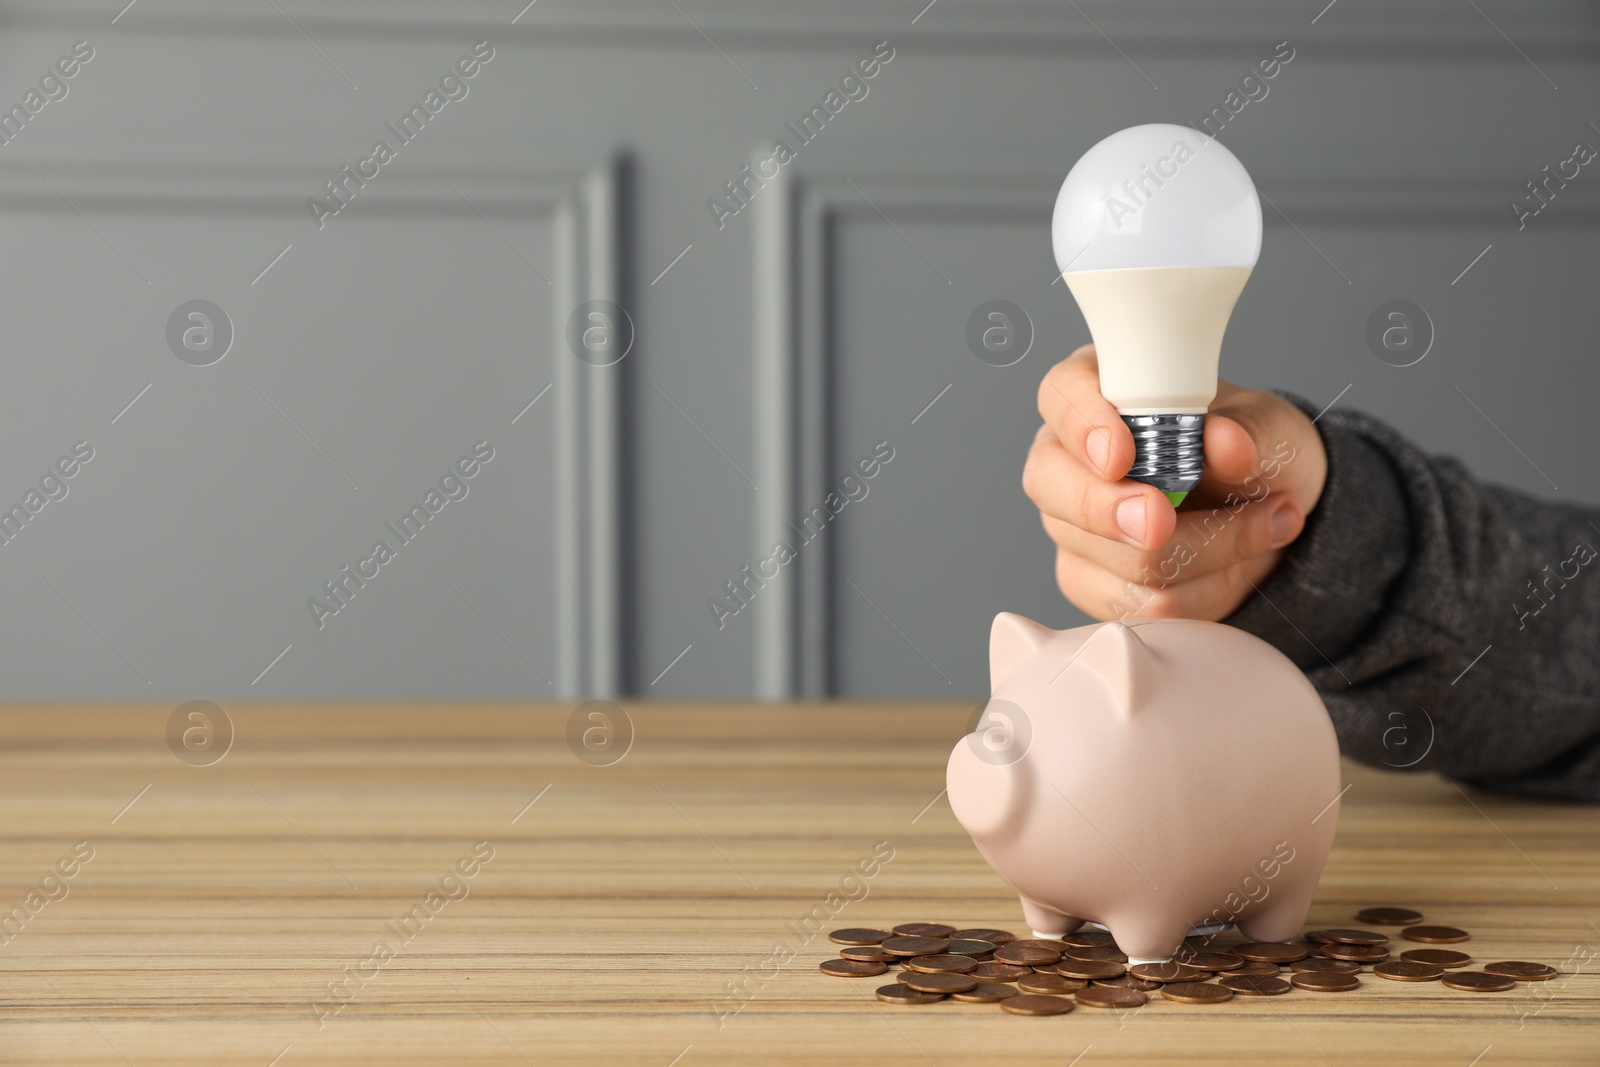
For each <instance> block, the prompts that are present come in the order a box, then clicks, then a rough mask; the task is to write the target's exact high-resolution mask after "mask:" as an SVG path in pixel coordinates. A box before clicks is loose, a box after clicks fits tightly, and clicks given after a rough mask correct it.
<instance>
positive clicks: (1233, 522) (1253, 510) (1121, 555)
mask: <svg viewBox="0 0 1600 1067" xmlns="http://www.w3.org/2000/svg"><path fill="white" fill-rule="evenodd" d="M1257 494H1258V495H1257V498H1255V499H1252V498H1247V497H1235V498H1233V499H1232V500H1231V501H1229V502H1219V503H1217V504H1216V506H1214V507H1207V506H1205V504H1204V503H1200V504H1199V506H1194V507H1191V506H1188V505H1186V506H1185V507H1184V508H1183V509H1182V510H1180V511H1179V512H1178V513H1177V525H1176V528H1175V529H1174V530H1173V532H1172V535H1171V537H1170V538H1169V539H1168V540H1166V541H1163V542H1161V543H1160V544H1159V545H1158V546H1156V547H1154V548H1141V547H1135V546H1133V545H1131V544H1128V543H1125V542H1123V541H1120V540H1112V539H1109V538H1105V537H1101V536H1098V535H1096V534H1093V533H1090V532H1089V531H1087V530H1085V529H1083V528H1082V527H1080V526H1076V525H1074V524H1072V523H1070V522H1064V521H1062V520H1060V519H1058V518H1056V517H1054V516H1052V515H1042V516H1041V518H1042V521H1043V523H1044V529H1045V533H1046V534H1048V535H1049V537H1050V539H1051V540H1052V541H1054V542H1055V544H1056V546H1057V547H1058V548H1061V549H1065V550H1066V551H1068V552H1070V553H1072V554H1073V555H1075V556H1077V557H1078V558H1080V559H1082V560H1084V561H1085V562H1086V563H1090V564H1093V565H1094V566H1096V567H1099V568H1101V569H1102V570H1105V571H1107V572H1109V573H1110V574H1111V575H1112V576H1114V577H1115V578H1117V579H1119V580H1121V581H1129V582H1137V583H1163V582H1165V583H1171V582H1178V581H1188V580H1191V579H1194V578H1199V577H1201V576H1202V575H1206V574H1212V573H1215V572H1217V571H1221V570H1225V569H1227V568H1228V567H1232V566H1234V565H1235V564H1238V563H1242V562H1245V561H1247V560H1251V559H1254V558H1256V557H1258V556H1261V555H1263V554H1265V553H1268V552H1271V551H1273V550H1275V549H1279V548H1283V547H1284V546H1286V545H1288V544H1289V543H1290V542H1291V541H1293V540H1294V539H1295V538H1296V537H1298V536H1299V534H1300V531H1301V529H1302V528H1303V527H1304V525H1305V516H1304V514H1303V513H1302V512H1301V510H1300V507H1299V505H1298V504H1297V503H1296V502H1294V501H1292V500H1288V499H1286V498H1283V497H1279V496H1271V495H1270V494H1267V493H1266V492H1264V491H1263V489H1262V487H1258V488H1257Z"/></svg>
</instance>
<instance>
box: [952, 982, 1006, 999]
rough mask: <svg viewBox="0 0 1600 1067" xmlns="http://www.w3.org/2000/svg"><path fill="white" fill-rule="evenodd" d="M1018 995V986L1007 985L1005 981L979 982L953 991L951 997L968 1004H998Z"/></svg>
mask: <svg viewBox="0 0 1600 1067" xmlns="http://www.w3.org/2000/svg"><path fill="white" fill-rule="evenodd" d="M1016 995H1017V987H1016V986H1014V985H1006V984H1005V983H1004V982H979V983H978V984H977V985H975V986H973V987H972V988H971V989H968V990H964V991H962V992H960V993H951V994H950V999H951V1000H959V1001H963V1002H964V1003H967V1004H998V1003H1000V1002H1001V1001H1002V1000H1005V999H1006V998H1007V997H1014V996H1016Z"/></svg>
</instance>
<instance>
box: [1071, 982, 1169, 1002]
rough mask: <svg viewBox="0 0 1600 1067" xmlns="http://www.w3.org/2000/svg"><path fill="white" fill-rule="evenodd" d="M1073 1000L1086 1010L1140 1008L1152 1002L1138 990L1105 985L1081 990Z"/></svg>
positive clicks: (1075, 994)
mask: <svg viewBox="0 0 1600 1067" xmlns="http://www.w3.org/2000/svg"><path fill="white" fill-rule="evenodd" d="M1073 999H1074V1000H1076V1001H1077V1002H1078V1003H1079V1004H1082V1005H1083V1006H1084V1007H1086V1008H1138V1007H1143V1006H1144V1005H1145V1004H1148V1003H1149V1002H1150V998H1149V997H1148V996H1147V995H1145V994H1144V993H1141V992H1139V991H1138V990H1137V989H1118V988H1117V987H1115V986H1103V985H1092V986H1090V987H1089V988H1088V989H1080V990H1078V991H1077V992H1076V993H1074V994H1073Z"/></svg>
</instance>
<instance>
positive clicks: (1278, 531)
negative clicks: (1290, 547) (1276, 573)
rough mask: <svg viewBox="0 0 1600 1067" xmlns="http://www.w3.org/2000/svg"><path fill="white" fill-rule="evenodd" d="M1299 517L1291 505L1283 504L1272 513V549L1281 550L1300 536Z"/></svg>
mask: <svg viewBox="0 0 1600 1067" xmlns="http://www.w3.org/2000/svg"><path fill="white" fill-rule="evenodd" d="M1300 525H1301V524H1300V515H1299V514H1298V513H1297V512H1296V511H1295V507H1294V505H1293V504H1284V505H1283V506H1281V507H1279V508H1278V510H1277V511H1274V512H1273V513H1272V526H1271V531H1272V547H1273V548H1282V547H1283V546H1284V545H1286V544H1288V543H1289V542H1290V541H1293V540H1294V539H1295V538H1296V537H1298V536H1299V534H1300Z"/></svg>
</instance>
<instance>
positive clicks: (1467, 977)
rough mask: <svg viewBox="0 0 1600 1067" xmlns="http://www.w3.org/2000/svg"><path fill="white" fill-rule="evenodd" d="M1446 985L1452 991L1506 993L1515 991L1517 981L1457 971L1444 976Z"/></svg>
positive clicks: (1495, 975)
mask: <svg viewBox="0 0 1600 1067" xmlns="http://www.w3.org/2000/svg"><path fill="white" fill-rule="evenodd" d="M1444 984H1445V985H1447V986H1449V987H1450V988H1451V989H1465V990H1468V991H1470V992H1473V993H1504V992H1505V991H1506V990H1508V989H1515V988H1516V985H1517V980H1516V979H1515V978H1507V977H1506V976H1505V975H1502V974H1484V973H1483V972H1482V971H1457V972H1456V973H1455V974H1447V975H1445V976H1444Z"/></svg>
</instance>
